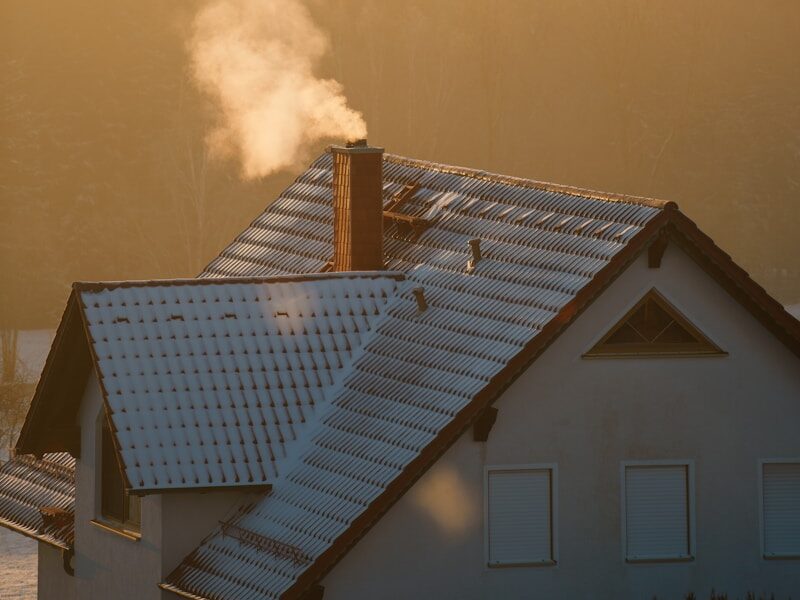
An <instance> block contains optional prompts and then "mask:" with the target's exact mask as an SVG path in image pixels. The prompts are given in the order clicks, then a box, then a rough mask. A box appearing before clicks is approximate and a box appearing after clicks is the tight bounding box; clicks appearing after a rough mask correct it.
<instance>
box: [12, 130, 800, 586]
mask: <svg viewBox="0 0 800 600" xmlns="http://www.w3.org/2000/svg"><path fill="white" fill-rule="evenodd" d="M799 357H800V323H798V321H797V320H796V319H795V318H794V317H792V316H791V315H789V314H788V313H787V312H786V311H785V310H784V309H783V307H782V306H780V305H779V304H778V303H777V302H776V301H775V300H774V299H772V298H770V297H769V295H768V294H767V293H766V292H765V291H764V290H763V289H762V288H761V287H759V286H758V285H757V284H756V283H755V282H753V281H752V280H751V279H750V278H749V276H748V275H747V274H746V273H745V272H744V271H743V270H742V269H741V268H739V267H737V266H736V265H735V264H734V263H733V261H732V260H731V258H730V257H729V256H728V255H727V254H725V253H724V252H723V251H722V250H720V249H719V248H718V247H717V246H716V245H714V243H713V242H712V241H711V240H710V239H709V238H708V237H707V236H706V235H704V234H703V233H702V232H701V231H700V230H699V229H698V228H697V227H696V226H695V225H694V224H693V223H692V222H691V220H689V219H688V218H687V217H686V216H685V215H683V214H682V213H681V212H680V211H679V209H678V207H677V206H676V205H675V204H674V203H672V202H663V201H657V200H651V199H643V198H634V197H629V196H622V195H615V194H604V193H598V192H593V191H588V190H581V189H575V188H570V187H565V186H557V185H552V184H544V183H540V182H536V181H531V180H525V179H518V178H513V177H506V176H500V175H495V174H490V173H486V172H483V171H474V170H469V169H462V168H456V167H451V166H446V165H439V164H434V163H429V162H425V161H418V160H412V159H407V158H403V157H398V156H393V155H388V154H383V151H382V150H381V149H378V148H374V147H370V146H367V145H366V143H365V142H360V143H356V144H352V145H348V146H347V147H332V148H331V149H330V151H328V152H326V153H325V154H324V155H323V156H321V157H320V158H319V159H317V160H316V161H315V162H314V163H313V164H312V165H311V166H310V167H309V169H308V170H307V171H306V172H305V173H303V174H302V175H301V176H300V177H299V178H298V179H297V180H296V181H295V183H294V184H292V185H291V186H290V187H289V188H288V189H287V190H286V191H285V192H284V193H283V194H282V195H281V197H280V198H278V199H277V200H276V201H275V202H273V203H272V204H270V205H269V206H268V207H267V209H266V210H265V212H264V213H263V214H261V215H260V216H258V217H257V218H256V219H255V220H254V221H253V222H252V224H251V225H250V226H249V227H248V228H247V229H246V230H245V231H244V232H242V233H241V234H240V235H239V236H238V237H237V238H236V240H234V241H233V243H232V244H231V245H229V246H228V247H227V248H226V249H225V250H223V252H222V253H221V254H220V256H219V257H217V258H216V259H215V260H214V261H212V262H211V264H209V265H208V267H207V268H206V269H205V271H204V272H203V273H202V274H201V275H200V277H199V278H198V279H194V280H174V281H152V282H116V283H114V282H112V283H79V284H76V285H75V286H74V288H73V292H72V295H71V297H70V299H69V301H68V304H67V307H66V310H65V314H64V317H63V319H62V322H61V325H60V327H59V330H58V332H57V334H56V338H55V340H54V343H53V348H52V350H51V352H50V355H49V357H48V360H47V363H46V365H45V368H44V371H43V374H42V378H41V380H40V383H39V386H38V388H37V391H36V394H35V397H34V401H33V403H32V405H31V409H30V412H29V414H28V416H27V419H26V422H25V426H24V428H23V430H22V433H21V435H20V438H19V441H18V443H17V458H16V459H15V460H13V461H11V462H10V463H8V464H7V465H5V466H4V467H3V469H2V470H1V471H0V519H2V521H1V523H2V524H3V525H6V526H9V527H12V528H14V529H16V530H18V531H20V532H22V533H24V534H26V535H29V536H31V537H34V538H36V539H38V540H40V542H41V543H40V567H39V573H40V592H39V595H40V598H42V599H49V598H143V599H146V598H164V599H168V598H175V597H184V598H192V599H195V600H199V599H206V600H219V599H234V598H236V599H251V598H252V599H256V598H259V599H260V598H303V599H305V600H308V599H311V598H315V599H319V598H323V597H324V598H325V600H331V599H340V598H348V599H352V598H459V599H483V598H531V597H542V598H598V599H601V598H603V599H605V598H647V599H650V598H653V597H654V596H657V597H659V598H683V597H684V595H685V594H686V593H687V592H689V591H694V592H696V593H698V594H700V593H708V592H709V591H710V590H711V588H712V587H713V588H715V589H717V590H718V591H728V592H730V593H731V594H739V595H740V596H744V594H745V592H747V591H748V590H752V591H754V592H766V593H774V594H775V595H776V598H785V597H789V596H793V597H797V596H798V595H800V436H798V435H797V431H798V427H797V423H798V421H799V420H800V402H798V399H800V368H798V367H800V362H798V359H799ZM33 457H37V458H33ZM73 461H74V462H73ZM54 465H59V467H58V468H55V467H54ZM70 486H74V487H70Z"/></svg>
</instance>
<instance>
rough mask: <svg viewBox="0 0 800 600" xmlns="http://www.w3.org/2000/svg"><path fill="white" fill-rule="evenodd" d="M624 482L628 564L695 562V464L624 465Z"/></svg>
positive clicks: (626, 558) (624, 530)
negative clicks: (693, 558)
mask: <svg viewBox="0 0 800 600" xmlns="http://www.w3.org/2000/svg"><path fill="white" fill-rule="evenodd" d="M622 478H623V485H622V487H623V491H622V527H623V531H622V533H623V535H622V539H623V544H624V553H625V560H627V561H630V562H635V561H662V560H687V559H690V558H692V551H693V545H694V544H693V540H692V536H693V530H694V526H693V521H692V519H693V515H692V512H693V510H694V507H693V503H692V497H693V495H694V489H693V485H694V484H693V481H692V480H693V473H692V465H691V463H688V462H684V463H661V462H637V463H623V466H622Z"/></svg>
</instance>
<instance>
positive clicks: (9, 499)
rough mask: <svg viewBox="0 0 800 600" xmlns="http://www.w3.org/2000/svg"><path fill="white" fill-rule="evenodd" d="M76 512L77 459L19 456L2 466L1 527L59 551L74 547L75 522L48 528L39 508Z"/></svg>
mask: <svg viewBox="0 0 800 600" xmlns="http://www.w3.org/2000/svg"><path fill="white" fill-rule="evenodd" d="M45 507H53V508H57V509H61V510H64V511H66V512H67V513H69V514H70V515H72V514H74V512H75V459H73V458H72V457H71V456H70V455H69V454H67V453H65V452H62V453H54V454H45V455H44V457H42V459H40V460H37V459H35V458H33V457H30V456H17V457H14V458H12V459H11V460H9V461H8V462H6V463H4V464H2V465H0V524H2V525H4V526H6V527H9V528H10V529H14V530H16V531H19V532H20V533H23V534H25V535H28V536H30V537H32V538H35V539H37V540H40V541H42V542H45V543H48V544H50V545H53V546H58V547H59V548H67V547H69V546H71V545H72V541H73V535H74V521H73V519H72V518H70V519H68V521H66V522H65V523H63V524H62V525H60V526H57V527H52V526H45V523H44V520H43V519H42V514H41V512H40V509H42V508H45Z"/></svg>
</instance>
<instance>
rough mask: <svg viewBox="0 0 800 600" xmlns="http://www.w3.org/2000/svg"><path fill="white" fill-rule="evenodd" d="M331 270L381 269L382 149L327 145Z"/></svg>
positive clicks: (364, 146) (362, 146)
mask: <svg viewBox="0 0 800 600" xmlns="http://www.w3.org/2000/svg"><path fill="white" fill-rule="evenodd" d="M331 153H332V155H333V270H334V271H376V270H380V269H383V266H384V265H383V149H382V148H371V147H369V146H366V145H361V146H356V147H352V148H350V147H347V148H345V147H339V146H334V147H332V148H331Z"/></svg>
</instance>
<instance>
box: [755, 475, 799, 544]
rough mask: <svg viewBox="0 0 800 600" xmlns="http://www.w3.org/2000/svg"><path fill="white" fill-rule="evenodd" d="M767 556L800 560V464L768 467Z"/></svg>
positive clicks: (765, 532) (766, 493)
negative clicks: (795, 557)
mask: <svg viewBox="0 0 800 600" xmlns="http://www.w3.org/2000/svg"><path fill="white" fill-rule="evenodd" d="M763 478H764V479H763V491H764V555H765V556H767V557H769V556H800V463H765V464H764V471H763Z"/></svg>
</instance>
